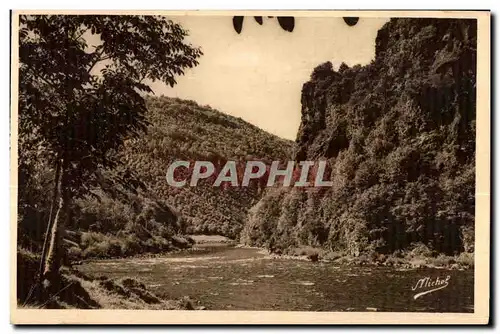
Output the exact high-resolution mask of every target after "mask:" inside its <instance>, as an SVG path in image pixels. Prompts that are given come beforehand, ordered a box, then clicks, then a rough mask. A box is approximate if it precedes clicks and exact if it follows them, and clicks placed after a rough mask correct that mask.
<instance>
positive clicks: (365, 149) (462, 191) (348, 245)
mask: <svg viewBox="0 0 500 334" xmlns="http://www.w3.org/2000/svg"><path fill="white" fill-rule="evenodd" d="M476 29H477V28H476V21H475V20H453V19H420V18H419V19H391V20H390V22H388V23H387V24H386V25H385V26H384V27H383V28H382V29H381V30H380V31H379V33H378V36H377V39H376V55H375V59H374V60H373V61H372V62H371V63H370V64H369V65H367V66H359V65H357V66H354V67H352V68H349V67H348V66H346V65H345V64H342V65H341V66H340V68H339V69H338V70H334V69H332V64H331V63H330V62H327V63H325V64H322V65H320V66H318V67H317V68H316V69H315V70H314V72H313V73H312V75H311V79H310V81H309V82H307V83H305V84H304V86H303V89H302V121H301V125H300V129H299V133H298V137H297V145H298V147H297V153H296V155H295V159H296V160H297V161H300V160H316V159H327V160H328V162H329V165H330V167H331V178H330V179H331V180H333V182H334V185H333V187H332V188H329V189H323V190H320V191H318V190H308V191H304V190H301V189H298V188H288V189H270V190H269V191H267V193H266V195H265V196H264V197H263V199H262V200H261V201H260V202H259V203H258V204H257V205H256V206H255V207H254V208H253V209H252V210H251V214H250V216H249V221H248V223H247V225H246V226H245V229H244V231H243V234H242V239H243V240H244V241H245V242H247V243H249V244H253V245H267V246H269V247H271V248H272V249H275V250H276V249H278V250H281V251H285V250H287V249H291V248H293V247H302V246H305V245H308V246H314V247H321V248H323V249H327V250H329V251H332V252H335V251H337V252H344V253H347V254H351V255H353V256H358V255H360V254H364V253H372V252H375V253H385V254H388V253H391V254H392V253H393V252H395V251H406V250H410V249H415V247H417V246H418V247H420V248H421V249H427V250H429V251H430V252H431V253H433V254H438V253H444V254H450V255H451V254H456V253H459V252H463V251H467V252H472V251H473V236H474V203H475V202H474V193H475V192H474V186H475V131H476V121H475V117H476Z"/></svg>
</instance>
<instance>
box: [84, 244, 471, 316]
mask: <svg viewBox="0 0 500 334" xmlns="http://www.w3.org/2000/svg"><path fill="white" fill-rule="evenodd" d="M79 269H80V270H82V271H83V272H87V273H90V274H93V275H105V276H107V277H109V278H124V277H132V278H136V279H138V280H140V281H142V282H143V283H144V284H146V286H148V289H149V290H150V291H151V292H153V293H155V294H156V295H158V296H162V297H164V298H167V299H178V298H181V297H184V296H189V297H190V298H192V299H194V300H197V301H199V302H200V304H201V305H204V306H205V307H206V308H207V309H211V310H282V311H367V310H368V311H382V312H384V311H397V312H473V311H474V308H473V306H474V270H473V269H469V270H447V269H434V268H432V269H430V268H426V269H395V268H387V267H374V266H363V267H353V266H342V267H341V266H336V265H334V264H332V263H324V262H314V263H313V262H309V261H301V260H294V259H276V258H271V257H269V256H266V254H265V253H263V252H261V251H259V250H258V249H250V248H236V247H233V246H229V245H223V244H211V245H210V244H207V245H197V249H195V250H193V251H192V252H188V253H182V254H171V255H166V256H162V257H156V258H128V259H117V260H100V261H92V262H87V263H84V264H82V265H81V266H79ZM447 276H450V278H449V280H448V283H447V285H446V286H445V287H443V288H441V289H439V290H437V291H434V292H430V293H427V294H425V295H423V296H421V297H419V298H417V299H414V296H415V294H417V293H419V292H425V291H428V290H432V289H434V288H435V287H436V286H435V287H427V288H425V287H422V288H420V287H419V289H415V290H414V289H412V288H414V287H415V285H417V283H418V281H419V280H420V279H425V278H426V277H429V281H431V280H433V281H435V280H436V279H437V278H438V279H439V280H444V279H446V277H447ZM437 287H439V286H437Z"/></svg>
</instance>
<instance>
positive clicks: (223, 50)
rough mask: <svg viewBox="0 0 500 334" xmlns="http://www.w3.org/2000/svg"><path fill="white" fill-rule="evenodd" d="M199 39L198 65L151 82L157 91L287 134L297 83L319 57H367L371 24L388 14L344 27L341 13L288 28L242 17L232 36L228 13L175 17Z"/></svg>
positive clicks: (295, 116)
mask: <svg viewBox="0 0 500 334" xmlns="http://www.w3.org/2000/svg"><path fill="white" fill-rule="evenodd" d="M171 19H172V20H173V21H176V22H178V23H180V24H181V25H182V26H183V27H184V28H185V29H187V30H189V32H190V36H189V42H191V43H192V44H193V45H196V46H200V47H201V48H202V50H203V53H204V55H203V56H202V57H201V58H200V59H199V62H200V64H199V65H198V66H197V67H195V68H194V69H190V70H188V71H186V74H185V75H184V76H181V77H178V78H176V80H177V82H178V84H177V85H176V86H174V88H170V87H169V86H166V85H165V84H163V83H159V82H156V83H154V84H153V85H152V88H153V89H154V91H155V94H156V95H161V94H164V95H167V96H171V97H179V98H182V99H189V100H194V101H196V102H197V103H198V104H200V105H206V104H208V105H210V106H211V107H213V108H215V109H218V110H219V111H221V112H224V113H227V114H230V115H233V116H237V117H241V118H243V119H244V120H246V121H247V122H250V123H252V124H254V125H256V126H258V127H260V128H262V129H264V130H266V131H268V132H270V133H273V134H275V135H278V136H280V137H283V138H287V139H292V140H294V139H295V137H296V134H297V130H298V127H299V124H300V109H301V104H300V97H301V89H302V85H303V84H304V83H305V82H306V81H307V80H308V79H309V77H310V75H311V72H312V70H313V69H314V68H315V67H316V66H317V65H319V64H321V63H324V62H326V61H331V62H332V63H333V65H334V67H338V65H340V64H341V63H342V62H345V63H346V64H347V65H349V66H353V65H356V64H361V65H364V64H368V63H369V62H370V61H371V60H372V59H373V57H374V55H375V38H376V35H377V31H378V30H379V29H380V28H381V27H382V26H383V25H384V23H386V22H387V21H388V19H387V18H360V20H359V22H358V24H357V25H355V26H353V27H350V26H348V25H347V24H345V23H344V20H343V19H342V18H340V17H339V18H335V17H328V18H313V17H296V18H295V29H294V31H293V32H292V33H289V32H287V31H284V30H282V29H281V27H280V26H279V24H278V21H277V20H276V19H275V18H274V19H271V18H266V17H264V24H263V25H262V26H260V25H259V24H258V23H257V22H255V20H254V19H253V17H245V20H244V22H243V30H242V32H241V34H240V35H238V34H237V33H236V32H235V31H234V29H233V25H232V17H231V16H229V17H228V16H216V17H215V16H189V17H188V16H174V17H171Z"/></svg>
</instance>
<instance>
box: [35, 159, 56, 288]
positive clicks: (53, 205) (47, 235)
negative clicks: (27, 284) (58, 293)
mask: <svg viewBox="0 0 500 334" xmlns="http://www.w3.org/2000/svg"><path fill="white" fill-rule="evenodd" d="M60 175H61V164H60V163H59V162H58V163H57V165H56V175H55V178H54V190H53V193H52V202H51V203H50V213H49V221H48V223H47V229H46V231H45V238H44V240H43V248H42V254H41V259H40V266H39V269H38V275H39V277H38V283H39V284H41V283H42V280H43V270H44V264H45V258H46V257H47V249H48V247H49V240H50V239H51V238H50V231H51V230H52V226H53V224H54V220H53V217H54V211H55V210H56V205H57V204H56V203H57V199H58V198H59V194H60V192H59V188H60V183H61V176H60Z"/></svg>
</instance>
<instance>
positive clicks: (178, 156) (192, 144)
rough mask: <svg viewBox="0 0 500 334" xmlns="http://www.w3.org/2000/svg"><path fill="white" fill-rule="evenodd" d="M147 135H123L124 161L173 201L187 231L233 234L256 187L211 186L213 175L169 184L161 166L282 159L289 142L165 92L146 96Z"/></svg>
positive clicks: (156, 191)
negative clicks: (177, 162)
mask: <svg viewBox="0 0 500 334" xmlns="http://www.w3.org/2000/svg"><path fill="white" fill-rule="evenodd" d="M147 119H148V121H149V122H150V124H151V125H150V126H149V128H148V131H147V135H145V136H143V137H140V138H135V139H132V140H130V141H127V143H126V145H125V149H124V150H123V151H122V152H121V153H120V156H121V157H122V159H123V161H125V162H126V164H127V166H128V167H129V168H131V169H133V170H134V171H135V172H136V173H137V175H138V177H139V178H140V179H141V180H142V181H143V182H144V183H146V184H147V185H148V188H149V189H150V190H151V192H152V193H153V194H154V196H156V197H157V198H161V199H162V200H164V201H165V202H166V203H168V204H169V205H170V206H171V207H174V208H175V209H176V210H177V211H178V212H179V213H180V214H181V216H182V218H181V219H182V221H183V223H182V224H183V226H185V227H186V231H187V232H189V233H205V234H221V235H224V236H228V237H232V238H235V237H237V236H239V233H240V231H241V229H242V227H243V225H244V223H245V219H246V216H247V211H248V209H249V208H250V207H252V206H253V205H254V204H255V203H256V202H257V201H258V199H259V198H260V196H261V195H262V190H261V189H259V188H258V187H213V186H212V184H213V181H214V178H213V177H212V178H210V179H207V180H200V182H199V183H198V186H196V187H189V185H186V186H184V187H180V188H175V187H172V186H170V185H168V183H167V181H166V172H167V168H168V166H169V165H170V164H171V163H172V162H173V161H174V160H186V161H194V160H203V161H210V162H212V163H214V164H215V165H216V166H219V167H220V166H223V165H224V164H225V162H226V161H228V160H233V161H241V166H244V163H245V161H247V160H262V161H273V160H287V159H288V157H290V155H291V154H292V147H293V142H291V141H288V140H284V139H281V138H278V137H276V136H274V135H271V134H269V133H267V132H265V131H263V130H261V129H259V128H257V127H256V126H254V125H251V124H249V123H247V122H245V121H243V120H242V119H240V118H235V117H232V116H229V115H226V114H223V113H221V112H219V111H217V110H215V109H212V108H211V107H209V106H204V107H202V106H199V105H198V104H196V103H195V102H192V101H183V100H180V99H175V98H168V97H158V98H157V97H149V98H148V113H147Z"/></svg>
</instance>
